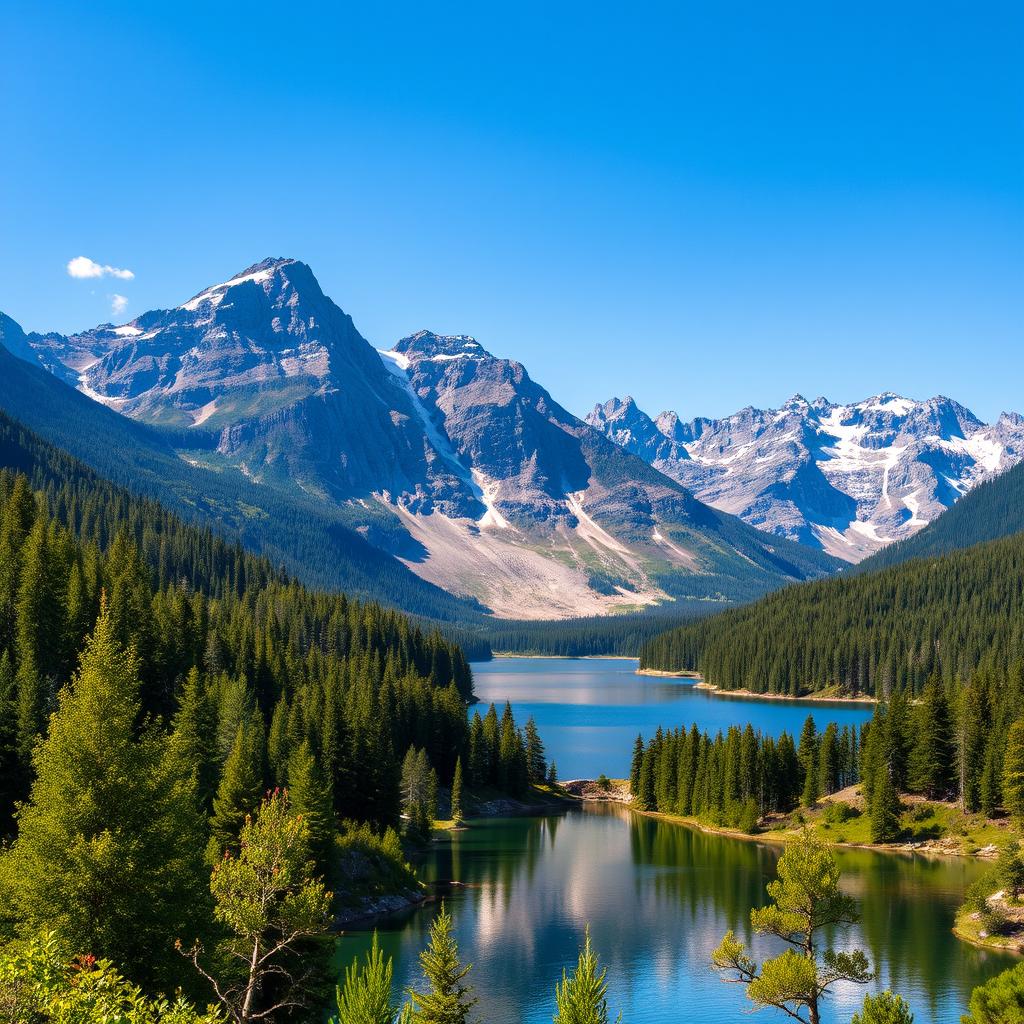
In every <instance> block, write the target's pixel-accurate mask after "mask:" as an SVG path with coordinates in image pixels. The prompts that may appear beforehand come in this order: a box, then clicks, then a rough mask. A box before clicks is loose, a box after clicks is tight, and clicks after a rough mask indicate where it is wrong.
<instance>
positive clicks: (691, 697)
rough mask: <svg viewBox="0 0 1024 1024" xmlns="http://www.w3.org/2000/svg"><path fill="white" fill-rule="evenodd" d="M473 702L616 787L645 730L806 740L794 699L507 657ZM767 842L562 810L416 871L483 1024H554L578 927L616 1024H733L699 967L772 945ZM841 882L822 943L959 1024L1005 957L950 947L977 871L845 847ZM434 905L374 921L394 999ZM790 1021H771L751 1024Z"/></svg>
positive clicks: (364, 932)
mask: <svg viewBox="0 0 1024 1024" xmlns="http://www.w3.org/2000/svg"><path fill="white" fill-rule="evenodd" d="M474 670H475V673H476V688H477V693H478V695H479V696H480V697H481V698H482V699H483V700H484V701H491V700H493V701H494V702H495V703H498V704H500V703H503V702H504V701H505V699H510V700H511V702H512V705H513V708H514V709H515V712H516V716H517V719H519V720H521V721H525V719H526V717H527V716H529V715H530V714H532V715H534V717H535V718H536V720H537V724H538V728H539V729H540V732H541V735H542V737H543V739H544V740H545V742H546V744H547V746H548V750H549V753H550V754H551V755H553V756H554V758H555V759H556V761H557V762H558V764H559V766H560V775H561V776H562V777H563V778H569V777H571V776H579V777H594V776H596V775H597V774H599V773H600V772H601V771H604V772H606V773H607V774H609V775H624V774H626V771H627V768H628V763H629V755H630V749H631V746H632V742H633V740H634V739H635V737H636V734H637V733H638V732H641V733H643V734H644V735H649V734H650V733H652V732H653V731H654V730H655V729H656V728H657V727H658V725H664V726H675V725H677V724H686V725H687V726H688V725H689V724H690V722H691V721H696V722H697V724H698V726H700V727H701V728H705V729H707V730H708V731H710V732H715V731H717V730H718V729H720V728H725V727H727V726H728V725H730V724H732V723H736V724H745V723H746V722H748V721H750V722H752V723H753V724H754V725H755V726H756V727H757V728H759V729H761V730H763V731H767V732H771V733H773V734H777V733H779V732H781V731H783V730H786V731H789V732H797V731H799V728H800V726H801V725H802V723H803V720H804V718H805V717H806V715H807V712H808V707H807V706H806V705H804V704H792V703H782V702H777V703H776V702H765V701H756V700H740V699H728V700H727V699H722V698H717V697H713V696H711V695H710V694H708V693H707V692H706V691H703V690H695V689H694V688H693V686H692V684H690V683H686V682H677V681H675V680H666V679H659V678H652V677H645V676H638V675H636V674H635V671H634V670H635V663H632V662H624V661H612V660H592V661H591V660H587V661H573V660H565V661H563V660H547V659H511V658H510V659H501V660H498V661H495V662H488V663H485V664H481V665H475V666H474ZM812 710H813V712H814V715H815V719H816V720H817V722H818V724H819V725H824V724H825V723H827V722H828V721H831V720H836V721H838V722H839V723H840V724H843V723H851V724H852V723H860V722H862V721H864V720H865V718H866V717H867V711H866V710H865V709H863V708H856V707H854V708H851V707H849V706H844V707H836V706H820V707H814V708H813V709H812ZM778 856H779V849H778V847H775V846H771V845H768V844H763V843H758V842H750V841H744V840H739V839H734V838H730V837H726V836H719V835H710V834H706V833H703V832H699V831H696V830H693V829H690V828H687V827H685V826H682V825H676V824H672V823H669V822H664V821H657V820H654V819H651V818H645V817H642V816H639V815H634V814H631V813H630V812H629V811H628V810H626V809H625V808H621V807H613V806H590V807H586V808H581V809H574V810H571V811H569V812H567V813H565V814H562V815H552V816H541V817H526V818H513V819H501V820H485V821H472V822H470V826H469V828H468V829H467V830H466V831H463V832H459V833H452V834H450V835H449V836H448V837H446V838H445V839H444V840H442V841H440V842H437V843H435V844H433V846H432V847H431V849H430V851H429V854H428V855H427V857H426V859H425V861H424V862H423V864H422V866H421V868H420V870H421V875H422V877H423V878H424V879H425V880H426V881H430V882H437V883H449V882H458V883H461V884H460V885H459V886H457V887H454V888H451V889H450V890H449V889H444V890H443V891H445V892H446V893H447V895H446V896H445V899H446V900H447V904H448V908H449V910H450V911H451V913H452V915H453V917H454V919H455V935H456V938H457V940H458V943H459V947H460V951H461V953H462V956H463V959H464V961H466V962H469V963H471V964H472V965H473V969H472V972H471V974H470V979H469V980H470V981H471V982H472V983H473V985H474V986H475V989H476V993H477V995H478V997H479V999H480V1003H479V1005H478V1006H477V1008H476V1009H477V1013H478V1017H479V1020H480V1021H481V1022H482V1024H550V1021H551V1019H552V1014H553V1013H554V987H555V982H556V981H557V980H558V979H559V978H560V977H561V972H562V969H563V967H567V968H570V969H571V967H572V966H573V964H574V963H575V960H576V955H577V952H578V947H579V944H580V943H581V942H582V938H583V932H584V928H585V927H586V926H587V925H588V924H589V925H590V927H591V932H592V936H593V940H594V944H595V947H596V948H597V950H598V951H599V952H600V954H601V958H602V962H603V964H605V965H606V966H607V967H608V970H609V973H608V982H609V1002H610V1004H611V1008H612V1011H613V1012H612V1015H611V1019H612V1020H614V1019H615V1016H616V1015H617V1013H618V1012H619V1011H620V1010H621V1011H622V1012H623V1024H683V1022H690V1021H693V1022H701V1024H704V1022H706V1024H726V1022H728V1024H735V1022H737V1021H741V1020H744V1019H745V1016H746V1015H745V1013H744V1011H745V1010H747V1009H748V1005H749V1004H748V1003H747V1002H746V1000H745V997H744V993H743V991H742V990H741V988H740V987H739V986H737V985H726V984H723V983H722V982H721V981H720V980H719V979H718V977H717V976H716V975H715V974H714V973H713V972H712V971H711V970H710V967H709V961H710V956H711V952H712V950H713V949H714V948H715V946H716V945H717V944H718V942H719V940H720V939H721V937H722V935H723V934H724V933H725V931H726V930H727V929H729V928H733V929H735V930H736V932H737V934H738V935H740V936H741V937H742V938H744V940H746V941H751V943H752V948H753V949H754V951H755V954H756V955H758V956H764V955H766V954H767V955H771V954H774V953H777V952H780V951H781V950H780V949H779V947H778V945H772V944H771V943H769V942H767V941H766V940H764V939H761V938H759V937H757V936H751V935H750V929H749V916H750V909H751V908H752V907H754V906H760V905H762V904H763V903H764V901H765V899H766V895H765V884H766V882H768V881H769V880H770V879H771V878H773V877H774V875H775V865H776V862H777V860H778ZM837 857H838V859H839V862H840V866H841V868H842V872H843V882H842V884H843V887H844V888H845V889H846V891H847V892H849V893H850V894H851V895H852V896H854V897H855V899H856V901H857V905H858V908H859V910H860V913H861V915H862V917H861V921H860V923H859V924H858V925H856V926H855V927H853V928H849V929H844V930H841V931H838V932H836V933H835V934H833V935H832V936H830V942H832V943H833V944H834V945H835V946H836V947H837V948H841V949H849V948H854V947H856V948H861V949H863V950H864V951H865V953H866V954H867V955H868V957H869V959H870V960H871V962H872V964H873V965H875V968H876V970H877V971H878V974H879V978H878V980H877V981H876V982H873V983H872V984H871V986H870V989H871V990H879V989H882V988H886V987H891V988H892V989H893V990H894V991H897V992H900V993H901V994H902V995H903V996H904V997H905V998H907V999H908V1000H909V1001H910V1003H911V1005H912V1007H913V1010H914V1013H915V1015H916V1024H958V1022H959V1020H960V1015H961V1014H962V1013H963V1012H964V1011H965V1009H966V1005H967V1000H968V998H969V996H970V992H971V990H972V989H973V988H974V986H975V985H977V984H979V983H981V982H982V981H985V980H986V979H988V978H990V977H992V976H993V975H995V974H997V973H999V972H1000V971H1001V970H1004V969H1005V968H1006V967H1007V966H1010V965H1011V964H1012V963H1014V962H1016V961H1015V959H1014V958H1012V957H1010V956H1008V955H1005V954H996V953H993V952H989V951H985V950H979V949H976V948H974V947H971V946H968V945H965V944H963V943H961V942H959V941H958V940H957V939H956V938H955V937H954V936H953V934H952V932H951V931H950V929H951V927H952V924H953V917H954V914H955V911H956V908H957V907H958V906H959V904H960V903H961V902H962V900H963V896H964V892H965V890H966V888H967V886H968V885H970V883H971V882H972V881H973V880H974V879H976V878H977V877H978V876H979V874H980V873H981V872H982V871H984V870H985V865H983V864H981V863H977V862H972V861H969V860H965V859H962V858H945V859H941V858H927V857H923V856H914V855H894V854H883V853H876V852H873V851H868V850H839V851H837ZM436 912H437V905H436V904H431V905H427V906H425V907H422V908H420V909H417V910H414V911H411V912H405V913H402V914H399V915H393V916H391V917H389V918H385V919H383V920H381V921H378V922H377V927H378V929H379V931H380V936H381V944H382V946H383V948H384V950H385V951H386V952H387V953H388V954H389V955H391V956H392V957H393V958H394V961H395V986H396V991H397V990H401V989H404V988H405V987H406V986H409V985H413V986H416V985H419V984H420V983H421V975H420V969H419V964H418V961H417V956H418V954H419V952H420V950H422V949H423V947H424V946H425V944H426V942H427V938H428V931H429V927H430V922H431V919H432V917H433V915H434V914H435V913H436ZM369 942H370V933H369V931H368V929H367V928H360V929H355V930H353V931H351V932H350V933H348V934H347V935H345V936H344V937H343V938H342V939H341V942H340V956H341V959H342V961H343V962H344V963H348V962H350V961H351V959H352V958H353V956H355V955H357V954H358V955H361V954H362V952H363V951H364V950H365V949H366V947H367V946H368V945H369ZM863 995H864V989H862V988H860V987H858V986H852V985H848V986H845V987H841V988H839V989H838V990H837V991H836V993H835V996H834V997H833V998H832V999H830V1000H829V1001H828V1003H827V1005H826V1007H825V1009H824V1013H823V1017H822V1020H823V1022H824V1024H848V1022H849V1020H850V1018H851V1016H852V1014H853V1012H854V1011H855V1010H856V1009H857V1008H858V1007H859V1005H860V1002H861V1000H862V999H863ZM755 1019H756V1020H758V1021H763V1022H764V1024H769V1022H770V1021H775V1020H782V1019H784V1018H783V1017H782V1016H781V1015H779V1014H778V1013H776V1012H775V1011H771V1010H765V1011H763V1012H762V1013H761V1014H759V1015H758V1016H757V1017H756V1018H755Z"/></svg>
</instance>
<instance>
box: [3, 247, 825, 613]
mask: <svg viewBox="0 0 1024 1024" xmlns="http://www.w3.org/2000/svg"><path fill="white" fill-rule="evenodd" d="M26 346H27V347H28V349H29V353H28V354H29V356H30V357H31V356H32V355H34V356H35V358H36V359H37V361H39V362H40V363H42V364H43V365H44V366H45V367H47V368H48V369H49V370H50V371H51V372H52V373H53V374H54V375H55V376H58V377H60V378H61V379H62V380H64V381H66V382H68V383H70V384H72V385H73V386H75V387H76V388H77V389H78V390H79V391H80V392H81V393H82V394H83V395H85V396H87V397H88V398H89V399H90V400H91V401H92V403H93V404H94V406H106V407H107V409H108V416H110V415H115V414H116V415H118V416H120V417H122V422H124V421H125V420H127V419H130V420H134V421H136V423H137V429H139V430H144V431H145V432H144V435H143V436H144V438H145V443H144V444H143V450H142V453H141V454H140V455H139V457H138V460H140V464H139V466H138V471H139V472H140V473H142V474H143V475H146V474H148V476H149V478H150V481H151V482H152V483H154V484H156V483H159V484H160V486H163V487H167V486H171V487H172V489H173V487H174V481H175V480H176V479H177V478H178V477H180V476H181V474H182V473H183V472H185V470H184V468H183V467H184V464H185V463H187V464H188V466H190V467H192V468H193V469H195V470H197V471H198V470H203V469H205V470H209V471H212V472H213V474H214V476H215V478H216V480H217V481H218V482H219V484H220V486H221V488H222V489H223V488H224V487H229V488H237V487H238V486H239V484H238V478H239V476H242V477H243V478H244V479H245V481H246V483H247V485H248V486H249V492H247V493H248V494H249V497H247V498H246V499H245V500H246V502H249V501H251V500H254V499H253V498H252V496H253V495H261V496H263V498H262V500H263V501H264V502H265V501H267V500H271V501H274V502H275V503H277V502H284V503H285V505H286V506H288V507H302V508H311V509H315V510H317V513H318V514H320V515H323V516H326V517H327V518H328V519H329V520H330V521H331V522H332V523H333V524H334V525H335V526H336V527H340V525H341V524H342V523H343V524H345V525H346V526H347V527H348V528H349V529H350V530H351V531H354V533H356V534H358V536H359V538H360V539H361V540H365V541H366V542H367V544H368V545H372V546H373V547H375V548H377V549H379V552H383V553H384V554H386V555H392V556H395V557H397V558H398V559H400V560H401V561H402V562H404V564H405V565H406V566H407V567H409V568H410V569H411V570H412V571H413V572H414V573H415V574H417V575H418V576H420V577H421V578H422V579H424V580H426V581H427V582H428V583H431V584H435V585H436V586H437V587H443V588H444V589H446V590H449V591H451V592H452V593H454V594H456V595H458V596H459V597H460V598H463V599H466V600H467V601H468V602H469V604H468V607H470V608H473V607H477V606H482V607H484V608H486V609H489V610H490V611H492V612H493V613H494V614H496V615H499V616H502V617H509V618H517V619H518V618H550V617H577V616H580V615H597V614H604V613H608V612H614V611H628V610H631V609H635V608H638V607H644V606H650V605H653V604H656V603H659V602H664V601H668V600H670V599H683V598H685V599H687V600H698V601H706V602H713V603H721V602H729V601H737V600H748V599H750V598H753V597H756V596H758V595H760V594H762V593H764V592H765V591H767V590H770V589H772V588H773V587H777V586H779V585H781V584H782V583H785V582H789V581H791V580H795V579H804V578H808V577H815V576H820V575H823V574H826V573H828V572H831V571H834V570H835V568H836V567H837V563H836V562H835V561H834V560H833V559H831V558H829V557H827V556H825V555H822V554H821V553H820V552H814V551H809V550H807V549H803V548H801V547H799V546H797V545H794V544H788V543H786V542H785V541H780V540H774V539H770V538H766V537H765V536H764V535H763V534H761V533H759V532H757V531H755V530H753V529H750V528H749V527H746V526H744V525H743V524H741V523H739V522H738V521H736V520H734V519H733V518H732V517H730V516H727V515H723V514H722V513H721V512H718V511H715V510H712V509H709V508H708V507H707V506H705V505H703V504H702V503H701V502H699V501H697V500H695V499H694V497H693V495H692V494H691V493H690V492H689V491H688V490H686V488H684V487H683V486H681V485H680V484H679V483H678V482H677V481H674V480H671V479H669V478H668V477H666V476H665V475H663V474H662V473H660V472H658V471H656V470H655V469H652V468H651V467H650V466H649V465H648V464H647V463H646V462H644V460H643V459H641V458H638V457H637V456H635V455H633V454H630V453H627V452H624V451H623V450H622V449H621V448H619V447H617V446H616V445H614V444H612V443H611V442H610V441H608V440H607V439H606V438H604V437H603V436H602V435H601V434H600V433H599V432H597V431H594V430H593V429H591V428H590V427H589V426H587V425H586V424H585V423H583V422H582V421H581V420H578V419H577V418H576V417H574V416H572V415H570V414H569V413H568V412H566V411H565V410H564V409H563V408H561V406H559V405H558V404H557V403H556V402H555V401H554V400H553V399H552V398H551V396H550V394H549V393H548V392H547V391H546V390H545V389H544V388H542V387H541V386H540V385H539V384H537V383H536V382H534V381H533V380H531V379H530V377H529V375H528V374H527V372H526V370H525V368H524V367H523V366H522V365H521V364H519V363H516V362H514V361H511V360H505V359H498V358H496V357H494V356H493V355H491V354H490V353H488V352H486V351H485V350H484V349H483V347H482V346H480V345H479V344H478V343H477V342H476V341H474V340H473V339H471V338H468V337H466V336H441V335H435V334H431V333H429V332H425V331H424V332H420V333H419V334H416V335H412V336H410V337H409V338H405V339H403V340H402V341H400V342H399V343H398V344H397V345H396V346H395V348H394V349H393V350H392V351H391V352H389V353H383V354H381V353H379V352H377V351H376V350H375V349H373V348H372V347H371V346H370V345H369V343H368V342H367V341H366V340H365V339H364V338H363V337H362V336H361V335H360V334H359V332H358V331H357V330H356V329H355V327H354V325H353V323H352V320H351V318H350V317H348V316H347V314H345V313H344V312H343V311H342V310H341V309H340V308H338V306H336V305H335V304H334V303H333V302H332V301H331V300H330V299H329V298H327V297H326V296H325V295H324V293H323V292H322V290H321V289H320V286H319V284H318V283H317V281H316V278H315V277H314V276H313V273H312V271H311V270H310V269H309V267H307V266H306V265H305V264H303V263H299V262H297V261H295V260H289V259H269V260H264V261H263V262H261V263H258V264H255V265H253V266H251V267H248V268H247V269H246V270H244V271H242V272H241V273H240V274H237V275H235V277H233V278H231V279H229V280H227V281H225V282H222V283H220V284H216V285H213V286H211V287H209V288H206V289H204V290H203V291H201V292H199V293H198V294H197V295H196V296H194V297H193V298H192V299H190V300H188V301H187V302H184V303H182V304H181V305H180V306H177V307H175V308H173V309H169V310H153V311H151V312H149V313H145V314H143V315H142V316H139V317H136V318H135V319H134V320H132V321H131V322H130V323H128V324H123V325H121V326H114V325H111V324H104V325H101V326H100V327H97V328H94V329H93V330H90V331H84V332H81V333H79V334H74V335H69V336H62V335H57V334H32V335H27V336H24V337H23V338H22V339H19V347H20V348H21V349H22V350H23V351H24V350H25V348H26ZM12 400H13V399H12ZM80 400H81V399H80V398H79V401H80ZM26 415H27V413H26ZM58 418H59V417H58ZM104 422H110V421H109V419H108V420H106V421H104ZM33 425H34V426H35V425H36V423H35V422H33ZM143 425H145V427H144V426H143ZM40 429H42V428H40ZM67 440H68V443H69V444H71V443H72V439H70V438H69V439H67ZM78 443H79V444H82V443H83V442H82V441H81V440H79V441H78ZM147 446H148V447H147ZM118 447H122V448H123V446H118ZM73 450H74V449H73ZM151 450H158V451H159V460H158V462H159V465H160V467H162V466H163V465H164V464H166V463H168V462H170V463H171V464H172V465H173V470H171V471H169V478H168V480H166V481H165V480H161V479H160V477H161V470H160V468H156V469H154V468H152V467H149V466H148V465H147V464H146V457H147V456H146V452H148V451H151ZM133 471H134V469H133ZM188 475H189V474H188V473H186V476H188ZM212 478H213V477H211V479H212ZM254 485H259V486H254ZM202 493H205V492H202ZM267 495H274V496H273V497H271V498H268V497H267ZM225 500H227V501H228V503H230V499H229V498H226V499H225ZM254 503H255V504H256V505H259V503H260V502H259V501H258V500H255V501H254ZM296 528H299V527H298V524H295V523H293V524H289V525H286V528H285V534H284V536H285V537H287V536H288V535H289V532H290V531H291V530H294V529H296ZM302 528H305V529H306V533H307V535H309V536H310V540H311V542H312V536H313V531H312V530H311V529H310V528H308V526H305V524H304V525H303V527H302ZM269 531H270V528H269V526H268V527H267V532H268V533H269ZM281 542H282V543H284V542H285V541H284V540H283V539H282V541H281ZM311 556H312V557H314V558H317V559H319V560H321V561H322V560H323V558H324V557H326V556H325V554H324V553H323V552H315V553H312V552H311ZM378 557H381V556H378ZM393 564H394V563H392V565H393ZM463 607H467V606H466V605H463Z"/></svg>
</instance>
